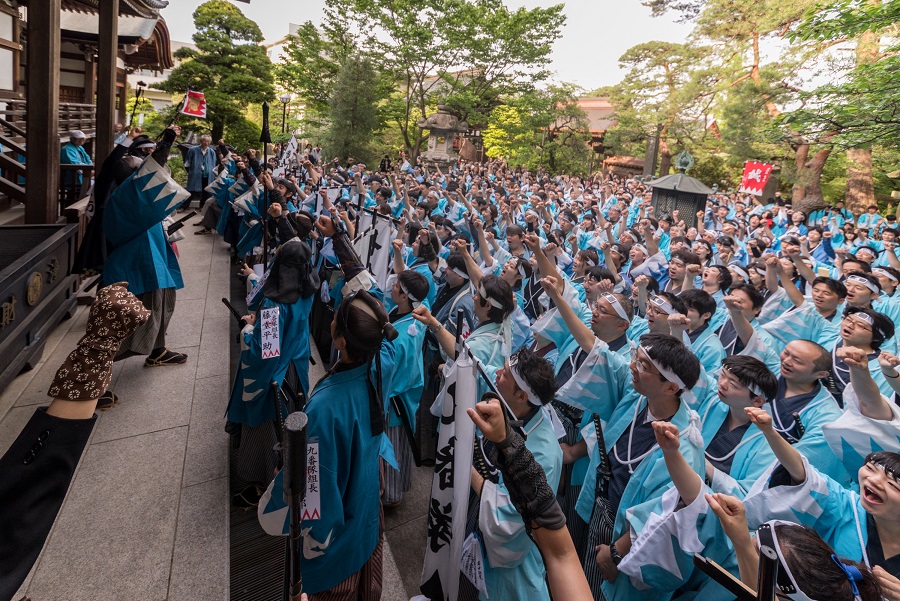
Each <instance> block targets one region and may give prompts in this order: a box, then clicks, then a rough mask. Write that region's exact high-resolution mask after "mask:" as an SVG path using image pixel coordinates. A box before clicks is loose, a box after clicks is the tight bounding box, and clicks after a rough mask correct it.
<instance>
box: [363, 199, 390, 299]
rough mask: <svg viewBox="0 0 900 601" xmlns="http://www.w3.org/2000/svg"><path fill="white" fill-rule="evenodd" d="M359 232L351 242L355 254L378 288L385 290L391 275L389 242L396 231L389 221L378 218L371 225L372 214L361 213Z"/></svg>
mask: <svg viewBox="0 0 900 601" xmlns="http://www.w3.org/2000/svg"><path fill="white" fill-rule="evenodd" d="M358 231H359V232H361V233H360V234H358V235H357V237H356V240H354V241H353V248H354V249H355V250H356V254H357V255H358V256H359V258H360V259H362V262H363V265H365V267H366V269H368V270H369V273H371V274H372V277H374V278H375V281H376V282H378V287H379V288H381V289H382V290H387V289H388V288H387V281H388V276H389V275H390V273H391V266H392V264H391V240H393V239H394V238H395V237H396V233H397V232H396V229H395V228H394V227H393V225H392V223H391V221H390V219H387V218H385V219H381V218H378V219H377V220H376V221H375V223H374V224H373V223H372V214H371V213H370V212H368V211H363V212H362V215H361V216H360V219H359V230H358Z"/></svg>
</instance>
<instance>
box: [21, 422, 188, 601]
mask: <svg viewBox="0 0 900 601" xmlns="http://www.w3.org/2000/svg"><path fill="white" fill-rule="evenodd" d="M186 440H187V428H186V427H181V428H172V429H169V430H164V431H162V432H153V433H150V434H145V435H143V436H132V437H129V438H123V439H121V440H114V441H111V442H107V443H102V444H96V443H94V444H92V445H91V446H90V447H89V448H88V451H87V454H86V455H85V457H84V458H83V459H82V465H81V467H80V468H79V471H78V474H77V476H76V478H75V481H74V483H73V485H72V488H71V489H70V491H69V495H68V497H67V498H66V501H65V504H64V505H63V507H62V510H61V511H60V513H59V516H58V517H57V520H56V524H55V526H54V531H53V533H52V534H51V535H50V539H49V540H48V542H47V545H46V548H45V551H44V555H43V557H42V558H41V562H40V565H39V567H38V570H37V572H36V573H35V576H34V579H33V580H32V582H31V586H30V587H29V590H28V594H29V596H31V598H32V599H33V600H34V601H45V600H46V601H50V600H52V599H66V600H68V601H82V600H83V601H106V600H109V601H119V600H121V599H146V600H156V599H165V598H166V595H167V594H168V583H169V571H170V564H171V554H172V545H173V542H174V540H175V524H176V519H177V517H178V503H179V497H180V495H181V478H180V476H181V468H182V465H183V463H184V448H185V442H186ZM82 562H83V563H82Z"/></svg>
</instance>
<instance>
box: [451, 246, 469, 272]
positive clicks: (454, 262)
mask: <svg viewBox="0 0 900 601" xmlns="http://www.w3.org/2000/svg"><path fill="white" fill-rule="evenodd" d="M447 269H459V270H460V271H462V272H463V273H466V260H465V259H464V258H463V256H462V254H460V253H458V252H457V251H455V250H453V251H450V254H449V255H447Z"/></svg>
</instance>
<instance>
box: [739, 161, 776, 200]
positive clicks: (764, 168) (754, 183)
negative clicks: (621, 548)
mask: <svg viewBox="0 0 900 601" xmlns="http://www.w3.org/2000/svg"><path fill="white" fill-rule="evenodd" d="M772 167H773V166H772V165H768V164H766V163H757V162H755V161H747V162H746V163H744V175H743V176H742V177H741V187H740V189H739V190H738V192H743V193H744V194H752V195H754V196H762V193H763V188H765V187H766V182H768V181H769V175H771V174H772Z"/></svg>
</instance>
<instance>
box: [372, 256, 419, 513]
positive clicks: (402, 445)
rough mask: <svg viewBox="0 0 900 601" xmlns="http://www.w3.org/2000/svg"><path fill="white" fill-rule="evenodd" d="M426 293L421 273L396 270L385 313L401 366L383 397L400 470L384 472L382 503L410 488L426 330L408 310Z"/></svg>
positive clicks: (396, 498)
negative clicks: (394, 332) (390, 306)
mask: <svg viewBox="0 0 900 601" xmlns="http://www.w3.org/2000/svg"><path fill="white" fill-rule="evenodd" d="M427 294H428V281H427V280H426V279H425V276H423V275H422V274H421V273H419V272H417V271H413V270H411V269H407V270H406V271H404V272H402V273H400V274H399V275H398V276H397V279H396V280H395V282H394V285H393V287H392V288H391V300H392V301H393V303H394V305H395V308H394V309H393V310H391V312H390V313H389V314H388V315H389V317H390V320H391V323H392V324H393V325H394V328H395V329H396V330H397V333H398V335H397V338H396V340H394V341H393V342H392V343H391V344H392V345H393V347H394V362H395V363H396V364H397V365H398V366H401V369H400V370H398V371H397V373H395V374H394V376H393V385H392V386H391V390H390V394H389V396H388V398H386V399H385V404H386V407H385V412H386V414H387V416H388V427H387V435H388V438H389V439H390V441H391V444H392V445H393V446H394V456H395V457H396V459H397V464H398V467H399V468H400V469H399V470H394V469H388V470H387V471H386V472H385V477H384V495H383V501H384V504H385V505H386V506H392V507H396V506H399V505H400V503H401V502H402V501H403V493H405V492H406V491H408V490H409V489H410V487H412V463H413V450H412V445H414V444H416V441H415V440H414V436H415V432H416V412H417V411H418V409H419V399H420V398H422V389H423V387H424V385H425V372H424V366H423V361H422V347H423V345H424V343H425V331H426V328H425V326H423V325H422V324H420V323H419V322H418V321H416V320H415V318H413V315H412V310H413V309H414V308H415V307H418V306H419V305H421V304H422V301H423V300H424V299H425V297H426V296H427Z"/></svg>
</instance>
